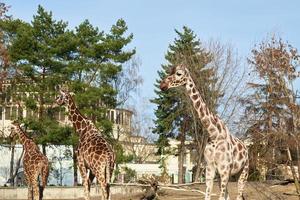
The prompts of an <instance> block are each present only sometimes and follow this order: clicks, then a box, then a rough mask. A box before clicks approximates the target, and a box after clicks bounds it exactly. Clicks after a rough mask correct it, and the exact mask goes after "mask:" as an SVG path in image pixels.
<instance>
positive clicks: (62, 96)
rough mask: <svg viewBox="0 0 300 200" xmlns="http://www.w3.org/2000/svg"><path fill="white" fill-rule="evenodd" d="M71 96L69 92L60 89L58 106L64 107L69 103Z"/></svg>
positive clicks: (57, 99)
mask: <svg viewBox="0 0 300 200" xmlns="http://www.w3.org/2000/svg"><path fill="white" fill-rule="evenodd" d="M70 98H71V95H70V93H69V91H68V90H66V89H63V88H61V89H59V95H58V96H57V97H56V103H57V104H58V105H64V104H65V103H68V102H69V99H70Z"/></svg>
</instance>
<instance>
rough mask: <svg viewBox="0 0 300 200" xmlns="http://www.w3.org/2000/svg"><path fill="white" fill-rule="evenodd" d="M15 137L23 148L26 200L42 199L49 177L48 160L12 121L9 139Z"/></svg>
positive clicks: (17, 124) (16, 123) (18, 125)
mask: <svg viewBox="0 0 300 200" xmlns="http://www.w3.org/2000/svg"><path fill="white" fill-rule="evenodd" d="M17 135H18V136H19V140H20V142H21V144H22V145H23V148H24V157H23V167H24V175H25V179H26V182H27V185H28V200H38V199H42V198H43V192H44V189H45V187H46V185H47V180H48V176H49V163H48V158H47V157H46V156H45V155H44V154H42V153H41V151H40V150H39V147H38V146H37V145H36V144H35V143H34V141H33V140H32V139H30V138H29V137H28V136H27V134H26V133H25V131H23V130H22V128H21V126H20V124H19V123H18V122H16V121H14V122H13V123H12V128H11V134H10V137H11V138H15V136H17ZM39 176H40V180H41V186H40V187H39V183H38V177H39ZM32 193H33V195H32Z"/></svg>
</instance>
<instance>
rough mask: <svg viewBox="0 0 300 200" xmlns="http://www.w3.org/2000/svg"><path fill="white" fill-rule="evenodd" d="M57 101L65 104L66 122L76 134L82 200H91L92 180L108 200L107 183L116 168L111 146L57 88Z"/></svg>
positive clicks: (63, 91)
mask: <svg viewBox="0 0 300 200" xmlns="http://www.w3.org/2000/svg"><path fill="white" fill-rule="evenodd" d="M56 102H57V104H58V105H64V104H66V106H67V107H68V112H69V120H70V121H71V122H72V123H73V126H74V128H75V130H76V132H77V133H78V134H79V144H78V147H77V151H76V152H77V157H78V167H79V171H80V174H81V177H82V179H83V185H84V191H85V199H86V200H89V199H90V187H91V183H92V181H93V180H94V178H95V177H96V179H97V181H98V182H99V184H100V187H101V192H102V199H105V200H107V199H110V198H111V197H110V196H111V194H110V187H109V186H110V185H109V183H110V179H111V176H112V173H113V169H114V165H115V153H114V151H113V148H112V146H111V145H110V144H109V143H108V142H107V141H106V140H105V138H104V137H103V135H102V133H101V131H99V130H98V129H97V128H96V126H95V125H94V124H93V122H92V121H91V120H88V119H87V118H86V117H85V116H83V115H82V114H81V113H80V111H79V110H78V108H77V107H76V105H75V102H74V100H73V98H72V96H71V95H70V93H69V92H68V91H67V90H65V89H60V91H59V96H58V97H57V98H56ZM88 170H89V172H88Z"/></svg>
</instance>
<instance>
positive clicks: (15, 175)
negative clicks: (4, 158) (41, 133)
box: [12, 148, 24, 184]
mask: <svg viewBox="0 0 300 200" xmlns="http://www.w3.org/2000/svg"><path fill="white" fill-rule="evenodd" d="M23 154H24V148H23V149H22V153H21V155H20V157H19V159H18V161H17V163H16V167H15V172H14V174H13V177H12V179H13V181H14V183H16V184H18V181H15V179H16V177H17V175H18V172H19V169H20V165H21V160H22V158H23Z"/></svg>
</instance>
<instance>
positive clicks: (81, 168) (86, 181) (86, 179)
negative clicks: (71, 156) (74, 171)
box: [78, 157, 90, 200]
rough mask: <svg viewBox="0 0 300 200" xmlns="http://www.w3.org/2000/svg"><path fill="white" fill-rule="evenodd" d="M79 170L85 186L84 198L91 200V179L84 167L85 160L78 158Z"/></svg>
mask: <svg viewBox="0 0 300 200" xmlns="http://www.w3.org/2000/svg"><path fill="white" fill-rule="evenodd" d="M78 168H79V171H80V175H81V177H82V181H83V186H84V198H85V200H90V192H89V177H88V176H87V171H86V167H85V166H84V161H83V158H81V157H78Z"/></svg>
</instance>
